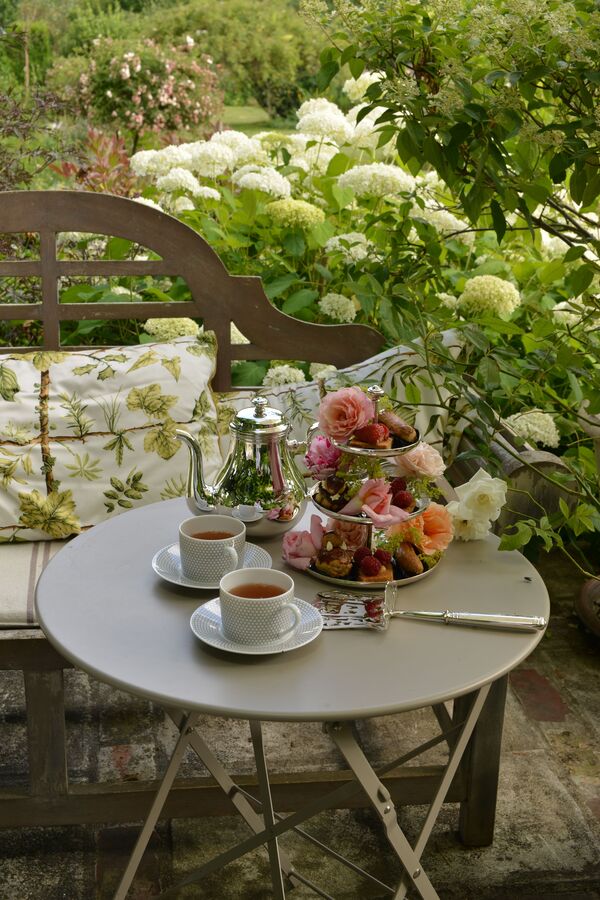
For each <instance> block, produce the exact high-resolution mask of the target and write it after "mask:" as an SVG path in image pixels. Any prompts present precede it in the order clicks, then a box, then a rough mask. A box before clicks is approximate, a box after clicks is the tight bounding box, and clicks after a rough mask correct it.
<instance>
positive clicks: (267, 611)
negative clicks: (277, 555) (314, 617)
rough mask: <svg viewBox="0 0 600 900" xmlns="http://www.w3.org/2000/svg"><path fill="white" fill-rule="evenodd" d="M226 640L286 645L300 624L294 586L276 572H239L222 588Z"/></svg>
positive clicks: (224, 578) (220, 593) (220, 587)
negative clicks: (281, 642)
mask: <svg viewBox="0 0 600 900" xmlns="http://www.w3.org/2000/svg"><path fill="white" fill-rule="evenodd" d="M219 599H220V604H221V628H222V631H223V636H224V637H226V638H227V639H228V640H230V641H233V642H234V643H236V644H248V645H251V644H267V643H272V642H276V641H283V640H285V639H286V638H287V637H289V636H290V635H291V634H292V632H293V631H294V630H295V629H296V628H297V626H298V625H299V624H300V620H301V613H300V610H299V609H298V607H297V606H296V604H295V603H292V602H291V601H292V600H293V599H294V582H293V581H292V579H291V578H290V576H289V575H287V574H286V573H285V572H278V571H277V570H276V569H239V570H238V571H237V572H230V573H229V574H228V575H224V576H223V578H221V583H220V585H219Z"/></svg>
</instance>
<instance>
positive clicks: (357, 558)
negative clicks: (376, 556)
mask: <svg viewBox="0 0 600 900" xmlns="http://www.w3.org/2000/svg"><path fill="white" fill-rule="evenodd" d="M371 555H372V554H371V551H370V550H369V548H368V547H358V549H357V550H355V551H354V562H357V563H361V562H362V560H363V559H364V558H365V556H371Z"/></svg>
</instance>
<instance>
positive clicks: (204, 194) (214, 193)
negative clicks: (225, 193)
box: [196, 184, 221, 200]
mask: <svg viewBox="0 0 600 900" xmlns="http://www.w3.org/2000/svg"><path fill="white" fill-rule="evenodd" d="M196 197H199V198H200V199H201V200H220V199H221V194H220V192H219V191H218V190H217V189H216V188H211V187H208V186H207V185H205V184H201V185H200V190H199V191H198V193H197V194H196Z"/></svg>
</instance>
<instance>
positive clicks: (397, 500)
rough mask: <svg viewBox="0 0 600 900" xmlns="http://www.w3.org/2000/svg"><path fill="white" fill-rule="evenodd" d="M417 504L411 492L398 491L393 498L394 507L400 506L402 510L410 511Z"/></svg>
mask: <svg viewBox="0 0 600 900" xmlns="http://www.w3.org/2000/svg"><path fill="white" fill-rule="evenodd" d="M414 502H415V498H414V497H413V495H412V494H411V492H410V491H398V492H397V493H396V494H394V496H393V497H392V506H399V507H400V509H408V507H409V506H412V504H413V503H414Z"/></svg>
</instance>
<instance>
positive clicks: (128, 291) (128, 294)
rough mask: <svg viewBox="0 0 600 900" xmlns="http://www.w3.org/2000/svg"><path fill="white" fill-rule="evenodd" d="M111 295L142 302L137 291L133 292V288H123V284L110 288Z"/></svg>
mask: <svg viewBox="0 0 600 900" xmlns="http://www.w3.org/2000/svg"><path fill="white" fill-rule="evenodd" d="M110 292H111V294H122V295H123V296H124V297H125V296H126V297H127V299H128V300H131V301H132V302H133V301H137V300H141V299H142V297H141V295H140V294H137V293H136V292H135V291H132V290H131V288H127V287H123V285H121V284H116V285H115V286H114V287H111V288H110Z"/></svg>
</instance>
